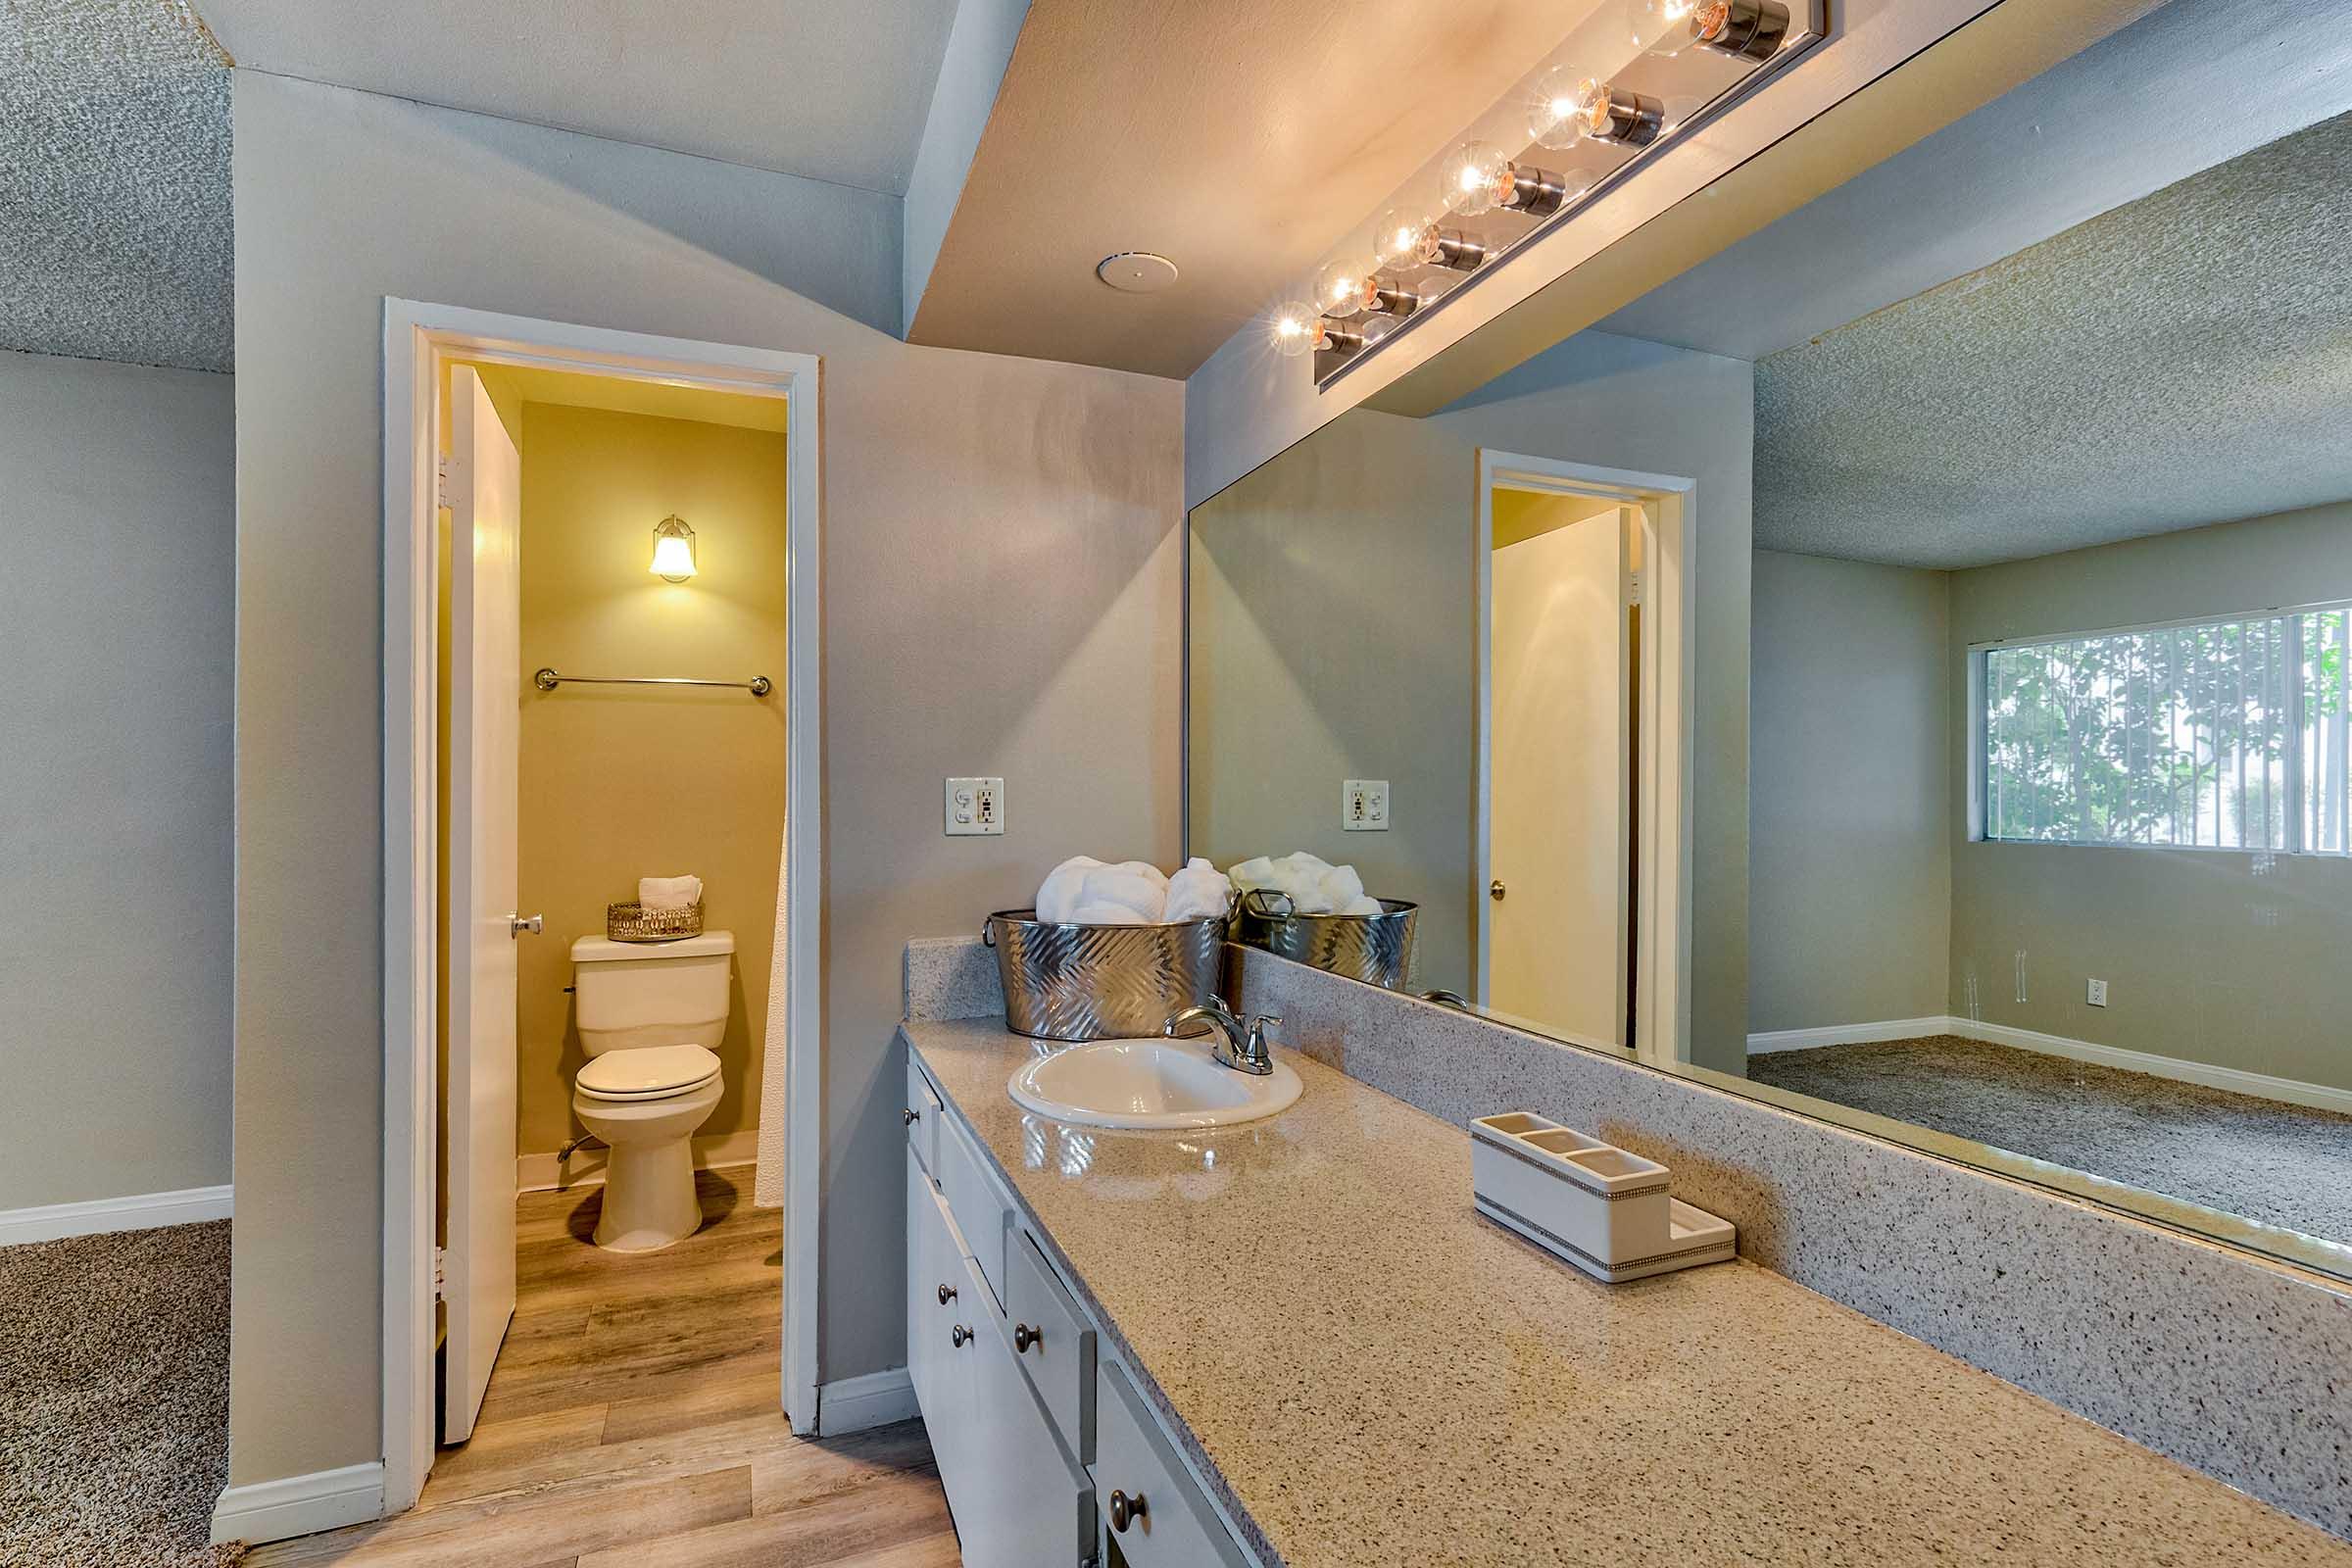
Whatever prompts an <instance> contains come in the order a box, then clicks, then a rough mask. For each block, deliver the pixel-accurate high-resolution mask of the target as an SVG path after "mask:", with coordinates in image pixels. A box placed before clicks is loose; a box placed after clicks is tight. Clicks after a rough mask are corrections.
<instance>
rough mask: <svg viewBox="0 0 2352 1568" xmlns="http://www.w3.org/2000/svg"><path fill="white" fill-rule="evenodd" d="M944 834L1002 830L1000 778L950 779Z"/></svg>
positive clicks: (1002, 795)
mask: <svg viewBox="0 0 2352 1568" xmlns="http://www.w3.org/2000/svg"><path fill="white" fill-rule="evenodd" d="M947 808H948V835H949V837H951V838H961V837H962V836H964V835H965V834H967V833H992V834H993V833H1002V832H1004V831H1005V781H1004V780H1003V779H1001V778H952V779H950V780H948V789H947Z"/></svg>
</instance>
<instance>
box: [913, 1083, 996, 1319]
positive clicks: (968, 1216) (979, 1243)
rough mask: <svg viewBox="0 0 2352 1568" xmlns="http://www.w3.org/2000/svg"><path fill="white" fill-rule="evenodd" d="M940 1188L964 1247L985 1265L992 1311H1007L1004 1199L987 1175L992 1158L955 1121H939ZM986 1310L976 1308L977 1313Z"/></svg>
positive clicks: (982, 1270) (982, 1267)
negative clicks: (1001, 1304)
mask: <svg viewBox="0 0 2352 1568" xmlns="http://www.w3.org/2000/svg"><path fill="white" fill-rule="evenodd" d="M931 1169H932V1173H933V1174H934V1175H936V1176H937V1177H938V1178H939V1190H940V1191H941V1192H943V1193H945V1194H947V1195H948V1207H949V1208H950V1209H952V1210H953V1211H954V1212H955V1215H956V1229H957V1230H959V1231H961V1232H963V1245H964V1247H965V1248H966V1249H967V1250H969V1252H970V1253H971V1256H972V1258H973V1260H974V1261H976V1262H977V1263H978V1264H979V1265H980V1273H981V1276H982V1277H983V1278H984V1279H986V1280H987V1282H988V1289H989V1293H990V1301H989V1305H988V1310H990V1311H993V1312H1000V1313H1001V1311H1002V1309H1001V1308H999V1307H998V1306H997V1305H996V1302H998V1301H1002V1300H1003V1299H1005V1200H1004V1197H1003V1196H1002V1194H1001V1193H1000V1192H999V1191H998V1188H997V1184H996V1182H995V1181H994V1180H993V1179H992V1178H991V1177H990V1176H989V1175H988V1159H987V1156H986V1155H984V1154H982V1153H981V1152H979V1151H978V1150H977V1149H974V1148H973V1147H972V1141H971V1135H970V1134H968V1133H966V1132H965V1131H964V1130H963V1128H962V1127H961V1126H959V1125H957V1124H956V1120H955V1118H954V1117H951V1116H948V1115H946V1114H945V1113H942V1114H941V1116H940V1118H939V1163H938V1164H936V1165H934V1166H932V1167H931ZM980 1309H981V1308H980V1307H979V1305H977V1304H975V1305H974V1306H973V1310H974V1311H979V1310H980Z"/></svg>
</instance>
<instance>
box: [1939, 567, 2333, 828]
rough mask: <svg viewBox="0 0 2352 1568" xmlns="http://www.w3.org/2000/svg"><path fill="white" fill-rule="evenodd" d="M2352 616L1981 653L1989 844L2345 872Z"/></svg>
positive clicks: (1982, 790) (2274, 617)
mask: <svg viewBox="0 0 2352 1568" xmlns="http://www.w3.org/2000/svg"><path fill="white" fill-rule="evenodd" d="M2347 643H2352V607H2347V606H2343V605H2334V606H2327V607H2325V608H2321V609H2314V610H2300V611H2294V612H2290V613H2278V614H2266V615H2253V616H2248V617H2245V618H2243V619H2238V620H2217V621H2207V622H2202V623H2198V624H2193V625H2179V626H2156V627H2150V628H2147V629H2145V630H2139V631H2115V632H2102V633H2100V634H2099V635H2097V636H2095V637H2076V638H2069V639H2065V640H2063V641H2051V642H2036V643H2026V644H2004V645H1998V646H1994V647H1989V648H1985V649H1982V650H1980V651H1978V653H1977V658H1978V659H1979V660H1980V661H1981V663H1980V666H1979V670H1978V689H1979V690H1980V691H1981V693H1982V694H1983V709H1982V711H1981V712H1980V713H1979V715H1978V717H1979V718H1980V720H1981V727H1980V729H1979V733H1978V756H1977V759H1976V761H1977V764H1978V765H1977V780H1978V788H1979V796H1978V800H1979V803H1980V806H1981V809H1982V816H1981V818H1980V820H1979V822H1978V823H1977V824H1976V826H1977V828H1978V830H1979V831H1980V832H1981V833H1982V835H1983V836H1984V837H1985V838H1987V839H2003V840H2015V841H2024V842H2030V843H2039V844H2152V845H2171V846H2180V847H2182V848H2204V849H2224V850H2254V851H2263V852H2270V853H2276V854H2286V855H2343V854H2344V853H2345V834H2346V825H2347V824H2346V809H2345V806H2346V782H2347V774H2348V773H2352V733H2348V732H2347V727H2346V722H2345V720H2346V713H2345V671H2346V653H2347Z"/></svg>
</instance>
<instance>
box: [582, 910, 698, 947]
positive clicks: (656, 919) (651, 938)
mask: <svg viewBox="0 0 2352 1568" xmlns="http://www.w3.org/2000/svg"><path fill="white" fill-rule="evenodd" d="M702 934H703V907H702V906H701V905H699V904H696V905H691V906H689V907H686V908H683V909H649V908H647V907H645V906H644V905H642V904H638V903H636V902H635V901H633V900H632V901H631V902H630V903H627V904H608V905H606V906H605V935H606V936H608V937H611V938H612V939H613V941H615V942H675V941H677V940H679V939H680V938H682V937H699V936H701V935H702Z"/></svg>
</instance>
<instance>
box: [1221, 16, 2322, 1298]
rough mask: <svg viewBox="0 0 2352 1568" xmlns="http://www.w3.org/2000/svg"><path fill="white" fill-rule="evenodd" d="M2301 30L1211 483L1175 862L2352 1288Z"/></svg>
mask: <svg viewBox="0 0 2352 1568" xmlns="http://www.w3.org/2000/svg"><path fill="white" fill-rule="evenodd" d="M2266 29H2268V30H2267V31H2266ZM2310 42H2311V40H2310V37H2309V35H2308V33H2307V32H2306V31H2305V30H2303V29H2302V28H2301V26H2300V24H2299V23H2298V22H2297V21H2296V19H2295V18H2294V17H2293V16H2291V15H2288V14H2287V13H2286V12H2285V11H2284V10H2283V9H2282V8H2272V10H2271V11H2270V12H2267V13H2266V12H2265V11H2263V10H2262V9H2261V8H2257V7H2248V6H2200V5H2196V4H2192V3H2188V0H2176V3H2175V4H2172V5H2169V6H2166V7H2163V8H2161V9H2160V10H2158V11H2156V12H2155V13H2153V14H2151V15H2150V16H2149V17H2147V18H2145V19H2143V20H2142V21H2140V22H2139V23H2136V24H2134V25H2132V26H2131V28H2129V29H2127V30H2126V31H2125V32H2123V33H2119V34H2117V35H2115V36H2113V37H2111V38H2109V39H2107V40H2106V41H2104V42H2103V43H2100V44H2098V45H2095V46H2093V47H2092V48H2090V49H2089V50H2087V51H2085V52H2084V53H2082V54H2081V55H2078V56H2076V57H2075V58H2073V59H2071V60H2069V61H2067V62H2065V63H2064V64H2062V65H2061V66H2059V67H2057V68H2056V69H2054V70H2052V71H2051V72H2049V73H2046V74H2044V75H2043V76H2041V77H2039V78H2037V79H2035V80H2034V81H2031V82H2028V83H2027V84H2025V85H2024V86H2022V87H2019V88H2018V89H2016V90H2015V91H2013V92H2011V93H2009V94H2008V95H2007V96H2006V97H2003V98H2001V99H1999V100H1996V101H1995V102H1993V103H1992V104H1990V105H1987V106H1986V107H1985V108H1983V109H1981V110H1979V111H1977V112H1976V113H1974V114H1972V115H1969V116H1968V117H1966V118H1964V119H1961V120H1959V121H1957V122H1955V123H1951V124H1950V125H1948V126H1946V127H1945V128H1943V129H1942V130H1940V131H1938V132H1936V134H1935V135H1933V136H1930V137H1928V138H1927V139H1925V140H1922V141H1919V142H1916V143H1914V144H1913V145H1911V146H1909V147H1907V148H1905V149H1903V150H1901V151H1900V152H1897V153H1895V154H1894V155H1893V156H1891V157H1889V158H1887V159H1885V160H1884V161H1882V162H1880V163H1878V164H1877V165H1876V166H1875V167H1873V168H1871V169H1869V170H1868V171H1867V172H1864V173H1862V174H1860V175H1858V176H1857V177H1855V178H1853V179H1851V180H1850V181H1848V182H1847V183H1845V184H1844V185H1841V186H1839V187H1838V188H1836V189H1834V190H1831V191H1829V192H1828V193H1826V194H1824V195H1821V196H1819V197H1817V198H1815V199H1814V200H1812V201H1811V202H1810V203H1808V204H1807V205H1804V206H1802V207H1800V208H1798V209H1796V210H1795V211H1794V212H1792V213H1789V215H1788V216H1786V217H1784V218H1782V219H1780V220H1779V221H1776V222H1774V223H1772V224H1770V225H1769V226H1766V227H1764V228H1762V229H1760V230H1757V231H1756V232H1754V233H1752V234H1749V235H1747V236H1746V237H1745V238H1743V239H1741V240H1740V241H1739V242H1738V243H1736V244H1733V245H1731V246H1730V247H1729V248H1727V249H1722V250H1720V251H1718V252H1717V253H1716V254H1714V255H1713V256H1711V257H1710V258H1709V259H1707V260H1705V261H1703V262H1701V263H1699V264H1698V265H1697V266H1695V267H1693V268H1690V269H1688V270H1684V271H1682V272H1681V273H1680V274H1679V275H1677V276H1674V277H1672V278H1670V279H1668V280H1667V281H1665V282H1663V283H1661V284H1659V285H1658V286H1656V287H1655V288H1653V289H1652V290H1651V291H1650V292H1649V293H1647V294H1646V295H1644V296H1643V297H1642V298H1639V299H1636V300H1634V301H1632V302H1631V303H1628V304H1624V305H1622V306H1621V307H1620V308H1617V309H1615V310H1614V311H1613V312H1612V313H1611V314H1609V315H1607V316H1606V317H1605V318H1604V319H1598V320H1596V321H1595V322H1594V323H1593V325H1592V326H1591V327H1590V328H1588V329H1586V330H1583V331H1580V332H1578V333H1577V334H1576V335H1574V336H1571V337H1569V338H1567V339H1565V340H1564V341H1560V342H1557V343H1554V344H1551V345H1549V346H1548V347H1544V346H1541V345H1537V346H1536V347H1538V348H1540V350H1541V351H1540V352H1534V353H1532V355H1530V356H1521V357H1520V359H1519V363H1517V364H1516V366H1515V367H1514V368H1511V369H1509V370H1508V371H1506V372H1505V373H1503V374H1501V375H1499V376H1497V377H1495V379H1493V380H1492V381H1490V382H1489V383H1488V384H1486V385H1484V386H1482V387H1480V388H1478V389H1477V390H1476V391H1474V392H1471V393H1469V394H1468V395H1466V396H1462V397H1459V398H1458V399H1456V400H1455V401H1453V402H1452V403H1450V404H1448V405H1446V407H1444V408H1442V409H1438V410H1435V411H1414V412H1390V411H1384V410H1383V409H1381V408H1379V407H1375V406H1365V407H1359V408H1355V409H1353V410H1351V411H1350V412H1348V413H1347V414H1345V415H1344V416H1342V417H1338V418H1336V419H1334V420H1332V421H1330V422H1329V423H1327V424H1325V425H1324V426H1323V427H1322V428H1320V429H1319V430H1317V431H1316V432H1315V433H1314V434H1312V435H1311V436H1309V437H1307V438H1306V439H1304V440H1302V441H1300V442H1299V444H1297V445H1296V446H1294V447H1292V448H1291V449H1290V450H1288V451H1286V452H1284V453H1282V454H1281V455H1280V456H1278V457H1276V458H1275V459H1273V460H1272V461H1271V462H1268V463H1266V464H1265V465H1264V466H1261V467H1259V468H1258V469H1256V470H1255V471H1254V472H1252V473H1250V474H1249V475H1247V476H1246V477H1244V478H1242V479H1241V480H1239V481H1237V482H1236V483H1234V484H1233V485H1231V486H1230V487H1228V488H1227V489H1225V490H1224V491H1222V492H1221V493H1219V494H1217V495H1216V496H1214V497H1212V498H1210V499H1209V500H1207V501H1205V502H1203V503H1202V504H1201V505H1200V506H1199V507H1197V508H1196V509H1195V511H1194V513H1193V515H1192V519H1191V578H1190V584H1191V591H1190V626H1189V649H1190V654H1189V658H1190V709H1189V714H1190V716H1189V733H1188V789H1187V809H1188V829H1189V839H1190V853H1192V854H1195V855H1203V856H1207V857H1209V858H1212V859H1214V860H1215V861H1216V862H1217V863H1218V864H1219V865H1221V866H1231V865H1234V864H1236V863H1237V862H1242V861H1246V860H1249V859H1251V858H1255V857H1260V856H1274V857H1279V856H1282V855H1286V854H1290V853H1293V852H1304V853H1306V854H1311V855H1313V856H1316V857H1319V858H1322V859H1324V860H1328V861H1331V862H1333V863H1335V864H1341V863H1344V864H1348V865H1352V866H1354V867H1355V868H1356V870H1357V872H1358V874H1359V876H1360V878H1361V881H1362V883H1363V885H1364V890H1365V892H1366V893H1367V894H1369V895H1373V896H1377V897H1380V898H1383V899H1388V900H1394V901H1400V902H1406V903H1410V904H1411V905H1413V906H1415V907H1416V911H1417V912H1416V920H1417V926H1416V936H1415V943H1414V953H1413V961H1412V966H1411V968H1410V971H1409V972H1407V973H1403V974H1400V975H1396V976H1393V977H1392V980H1393V983H1395V984H1397V986H1398V987H1399V988H1401V989H1406V990H1409V991H1411V992H1413V993H1414V994H1416V995H1435V996H1436V997H1438V998H1439V999H1440V1000H1443V1001H1446V1002H1451V1003H1457V1004H1458V1005H1464V1006H1467V1007H1471V1008H1473V1009H1476V1010H1480V1011H1484V1012H1488V1013H1491V1014H1494V1015H1496V1016H1499V1017H1503V1018H1505V1019H1508V1020H1510V1021H1513V1022H1517V1023H1521V1024H1524V1025H1526V1026H1528V1027H1531V1028H1535V1029H1538V1030H1540V1031H1543V1032H1544V1033H1546V1034H1549V1035H1552V1036H1554V1037H1557V1038H1559V1039H1562V1040H1565V1041H1569V1042H1572V1043H1574V1044H1576V1045H1579V1046H1583V1047H1587V1048H1590V1049H1595V1050H1602V1051H1610V1052H1617V1053H1621V1054H1627V1055H1629V1056H1632V1057H1634V1058H1636V1059H1639V1060H1642V1061H1643V1062H1646V1063H1648V1064H1650V1065H1653V1066H1656V1067H1658V1068H1660V1069H1662V1070H1670V1071H1676V1072H1683V1073H1690V1074H1696V1075H1700V1076H1703V1077H1705V1078H1706V1079H1708V1080H1709V1081H1711V1082H1715V1083H1718V1084H1720V1085H1723V1086H1725V1087H1732V1088H1736V1089H1738V1090H1740V1092H1742V1093H1748V1094H1754V1095H1759V1096H1762V1097H1764V1098H1768V1099H1773V1100H1776V1101H1777V1102H1779V1103H1784V1104H1788V1105H1791V1106H1794V1107H1796V1108H1800V1109H1803V1110H1805V1111H1807V1112H1809V1113H1812V1114H1816V1115H1822V1116H1825V1117H1829V1118H1832V1119H1836V1120H1839V1121H1841V1122H1845V1123H1847V1124H1849V1125H1858V1126H1864V1127H1868V1128H1870V1129H1872V1130H1874V1131H1879V1132H1883V1133H1886V1134H1887V1135H1889V1136H1893V1137H1897V1138H1899V1139H1903V1140H1905V1141H1908V1142H1911V1143H1913V1144H1915V1145H1917V1146H1919V1147H1923V1148H1928V1149H1931V1150H1933V1151H1935V1152H1940V1153H1945V1154H1948V1155H1952V1156H1953V1157H1959V1158H1964V1159H1970V1160H1973V1161H1976V1162H1979V1163H1983V1164H1985V1165H1988V1166H1991V1167H1993V1168H1997V1169H2001V1170H2004V1171H2006V1172H2009V1173H2011V1174H2014V1175H2018V1176H2022V1177H2025V1178H2027V1179H2030V1180H2035V1181H2040V1182H2044V1183H2045V1184H2048V1185H2052V1186H2056V1187H2059V1188H2061V1189H2064V1190H2067V1191H2070V1192H2074V1193H2077V1194H2079V1195H2082V1196H2086V1197H2090V1198H2094V1199H2096V1200H2098V1201H2105V1202H2110V1203H2113V1204H2115V1205H2117V1206H2120V1207H2124V1208H2127V1209H2130V1210H2131V1211H2134V1212H2137V1213H2139V1214H2141V1215H2143V1216H2146V1217H2151V1218H2154V1219H2157V1220H2159V1221H2162V1222H2164V1223H2169V1224H2173V1225H2178V1226H2181V1227H2184V1228H2188V1229H2193V1230H2197V1231H2201V1232H2203V1233H2206V1234H2209V1235H2213V1236H2216V1237H2220V1238H2223V1239H2227V1240H2230V1241H2233V1242H2236V1243H2238V1244H2240V1245H2245V1246H2248V1247H2252V1248H2255V1249H2258V1250H2264V1251H2267V1252H2270V1253H2272V1254H2274V1255H2278V1256H2282V1257H2286V1258H2290V1259H2293V1260H2295V1261H2298V1262H2301V1263H2304V1264H2306V1265H2309V1266H2313V1267H2317V1268H2321V1269H2326V1270H2327V1271H2329V1272H2333V1273H2337V1274H2341V1275H2346V1276H2352V687H2348V676H2352V290H2348V289H2346V288H2345V287H2344V286H2343V279H2344V272H2345V266H2346V259H2347V257H2352V71H2347V70H2344V69H2341V68H2342V66H2343V65H2344V62H2342V61H2340V60H2339V61H2337V62H2336V63H2335V67H2334V68H2332V69H2320V67H2319V66H2318V65H2315V64H2314V63H2313V62H2312V61H2311V60H2310V59H2309V47H2308V46H2309V44H2310ZM2289 61H2294V62H2296V64H2295V65H2294V66H2293V67H2292V68H2291V69H2290V68H2289V66H2288V65H2287V64H2286V62H2289ZM2202 103H2211V104H2215V105H2228V106H2229V109H2228V111H2227V112H2217V113H2215V114H2213V115H2210V116H2201V115H2191V114H2185V113H2184V112H2183V106H2186V105H2193V104H2202ZM2124 149H2130V152H2131V155H2130V156H2129V157H2125V156H2119V154H2120V153H2121V151H2122V150H2124ZM1640 239H1641V236H1639V235H1636V236H1635V237H1634V238H1633V239H1632V240H1629V241H1627V242H1626V243H1629V244H1636V243H1639V242H1640ZM1367 802H1369V803H1370V808H1371V809H1369V810H1367Z"/></svg>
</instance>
